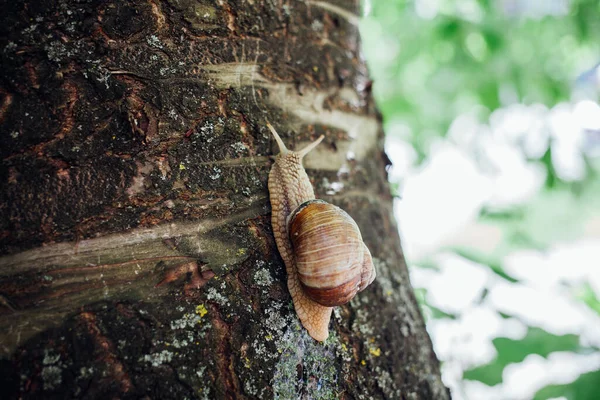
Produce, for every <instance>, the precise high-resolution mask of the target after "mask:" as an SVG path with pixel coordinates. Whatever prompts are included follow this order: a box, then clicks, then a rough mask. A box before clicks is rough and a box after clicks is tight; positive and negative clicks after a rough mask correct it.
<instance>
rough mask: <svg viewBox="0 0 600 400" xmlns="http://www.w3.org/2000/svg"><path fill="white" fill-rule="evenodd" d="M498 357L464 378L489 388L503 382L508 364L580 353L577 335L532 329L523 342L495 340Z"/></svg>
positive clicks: (469, 372)
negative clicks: (533, 357)
mask: <svg viewBox="0 0 600 400" xmlns="http://www.w3.org/2000/svg"><path fill="white" fill-rule="evenodd" d="M492 343H493V345H494V347H495V348H496V351H497V352H498V355H497V357H496V359H495V360H494V361H493V362H491V363H489V364H486V365H483V366H481V367H476V368H473V369H470V370H468V371H465V373H464V375H463V378H464V379H469V380H476V381H480V382H483V383H485V384H486V385H489V386H494V385H497V384H499V383H501V382H502V371H504V367H506V366H507V365H508V364H512V363H518V362H521V361H523V360H524V359H525V357H527V356H528V355H529V354H539V355H540V356H542V357H547V356H548V354H550V353H552V352H554V351H578V350H581V349H582V347H581V346H580V345H579V337H578V336H577V335H564V336H556V335H552V334H550V333H548V332H546V331H545V330H543V329H540V328H535V327H530V328H529V329H528V330H527V335H526V336H525V338H523V339H522V340H513V339H508V338H495V339H493V340H492Z"/></svg>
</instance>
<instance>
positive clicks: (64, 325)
mask: <svg viewBox="0 0 600 400" xmlns="http://www.w3.org/2000/svg"><path fill="white" fill-rule="evenodd" d="M357 9H358V4H357V3H356V2H346V1H342V0H339V1H332V2H330V3H327V2H321V1H312V2H309V1H305V2H303V1H285V0H284V1H269V0H254V1H251V0H247V1H241V0H240V1H235V0H229V1H226V0H221V1H204V0H201V1H191V0H167V1H161V0H147V1H137V0H136V1H116V0H115V1H110V0H107V1H94V0H79V1H53V0H46V1H33V0H31V1H8V0H2V1H1V2H0V15H2V20H3V23H2V24H1V25H0V31H1V34H0V57H1V60H2V66H1V68H2V74H0V80H1V87H0V133H1V135H0V141H1V142H0V156H1V157H2V168H1V170H0V185H1V198H0V249H1V252H0V254H1V256H0V318H1V324H0V359H1V360H0V390H1V391H2V393H1V394H0V397H1V398H3V399H6V398H7V399H11V398H56V399H65V398H87V399H96V398H97V399H107V398H124V399H126V398H153V399H184V398H207V399H212V398H217V399H226V398H260V399H264V398H280V399H281V398H286V399H287V398H342V399H361V398H402V399H432V398H434V399H445V398H448V397H449V396H448V393H447V391H446V389H445V388H444V386H443V385H442V383H441V381H440V377H439V370H438V362H437V360H436V358H435V355H434V353H433V351H432V349H431V343H430V341H429V338H428V336H427V333H426V331H425V328H424V324H423V320H422V317H421V315H420V313H419V310H418V307H417V304H416V301H415V298H414V296H413V293H412V290H411V287H410V284H409V281H408V276H407V271H406V266H405V264H404V261H403V257H402V253H401V251H400V243H399V239H398V236H397V233H396V226H395V224H394V222H393V216H392V199H391V197H390V193H389V190H388V185H387V182H386V174H385V167H386V164H387V159H386V157H385V155H384V154H383V151H382V140H381V139H382V132H381V129H380V122H379V120H378V117H377V113H376V110H375V108H374V105H373V104H372V99H371V94H370V92H369V87H370V85H369V81H368V78H367V72H366V70H365V65H364V62H363V60H362V59H361V58H360V49H359V42H358V32H357V26H356V24H357V17H356V14H357ZM267 120H269V121H270V122H271V123H272V124H273V125H275V126H276V127H277V128H278V130H279V131H280V133H282V134H283V136H284V140H285V141H286V143H287V144H288V146H289V147H291V148H294V147H296V146H298V145H300V142H304V141H308V140H309V139H311V138H313V139H314V138H315V137H316V135H319V134H325V135H326V139H325V144H322V145H321V146H320V147H319V149H318V150H317V151H315V152H314V154H311V155H309V156H308V157H307V159H306V162H305V165H306V167H307V170H308V174H309V176H310V177H311V178H313V179H314V185H315V190H316V193H317V197H321V198H324V199H326V200H328V201H330V202H332V203H334V204H337V205H339V206H341V207H342V208H344V209H345V210H347V211H348V212H349V213H350V214H351V215H352V216H353V217H354V218H355V219H356V221H357V222H358V224H359V226H360V227H361V229H362V232H363V236H364V239H365V242H366V243H367V245H368V246H369V248H370V249H371V252H372V254H373V256H374V259H375V263H376V267H377V274H378V277H377V280H376V281H375V283H374V284H373V285H371V286H370V287H369V288H368V289H367V290H366V291H365V292H363V293H361V294H360V295H359V296H358V297H357V298H356V299H355V300H353V301H352V302H351V303H350V304H349V305H347V306H344V307H339V308H336V311H335V313H334V318H333V321H332V324H331V333H332V334H331V336H330V338H329V339H328V340H327V341H326V342H325V343H324V344H319V343H317V342H315V341H314V340H313V339H312V338H310V337H309V336H308V335H307V334H306V332H305V331H304V330H303V329H301V327H300V325H299V323H298V320H297V318H296V316H295V314H294V313H293V309H292V307H291V301H290V296H289V293H288V292H287V289H286V284H285V282H286V277H285V272H284V269H283V264H282V261H281V259H280V258H279V255H278V254H277V250H276V247H275V243H274V240H273V234H272V231H271V226H270V223H269V219H270V218H269V214H270V210H269V205H268V204H269V203H268V197H267V175H268V171H269V167H270V164H271V161H270V159H269V155H271V154H272V153H273V150H274V146H273V143H272V140H271V139H270V137H269V133H268V131H267V128H266V126H265V123H266V121H267Z"/></svg>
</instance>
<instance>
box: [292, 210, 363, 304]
mask: <svg viewBox="0 0 600 400" xmlns="http://www.w3.org/2000/svg"><path fill="white" fill-rule="evenodd" d="M287 225H288V233H289V236H290V241H291V243H292V247H293V248H294V254H295V256H296V267H297V273H298V278H299V280H300V283H301V285H302V287H303V289H304V292H305V293H306V295H307V296H308V297H309V298H310V299H312V300H314V301H316V302H317V303H319V304H321V305H324V306H329V307H332V306H338V305H342V304H345V303H347V302H349V301H350V300H351V299H352V298H353V297H354V295H356V293H357V292H359V291H361V290H363V289H364V288H365V287H367V286H368V285H369V284H370V283H371V282H372V281H373V279H375V269H374V268H373V261H372V259H371V254H370V252H369V250H368V249H367V247H366V246H365V245H364V243H363V241H362V237H361V234H360V230H359V229H358V226H357V225H356V223H355V222H354V220H353V219H352V218H351V217H350V216H349V215H348V214H347V213H346V212H345V211H344V210H342V209H341V208H339V207H336V206H334V205H333V204H329V203H327V202H325V201H322V200H309V201H307V202H305V203H303V204H301V205H300V206H299V207H298V208H297V209H296V210H294V211H293V212H292V213H291V214H290V216H289V218H288V221H287Z"/></svg>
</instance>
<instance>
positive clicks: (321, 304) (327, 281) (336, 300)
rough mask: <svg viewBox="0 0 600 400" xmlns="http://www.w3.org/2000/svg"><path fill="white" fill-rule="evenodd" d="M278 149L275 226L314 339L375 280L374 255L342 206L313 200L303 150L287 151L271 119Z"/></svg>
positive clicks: (272, 191)
mask: <svg viewBox="0 0 600 400" xmlns="http://www.w3.org/2000/svg"><path fill="white" fill-rule="evenodd" d="M267 126H268V127H269V129H270V131H271V133H272V134H273V136H274V137H275V140H276V141H277V144H278V145H279V150H280V153H279V155H278V156H277V157H276V159H275V163H274V164H273V166H272V168H271V172H270V173H269V195H270V199H271V209H272V216H271V225H272V226H273V235H274V236H275V241H276V243H277V249H278V250H279V253H280V255H281V258H282V259H283V261H284V263H285V266H286V271H287V276H288V289H289V291H290V294H291V296H292V301H293V303H294V308H295V310H296V314H297V315H298V317H299V319H300V322H301V323H302V325H303V326H304V327H305V328H306V329H307V331H308V333H309V334H310V335H311V336H312V337H313V338H314V339H316V340H318V341H323V340H325V339H327V337H328V336H329V330H328V327H329V320H330V318H331V312H332V310H333V308H332V307H333V306H337V305H342V304H345V303H347V302H349V301H350V300H351V299H352V298H353V297H354V296H355V295H356V293H357V292H359V291H361V290H363V289H365V288H366V287H367V286H368V285H369V284H370V283H371V282H372V281H373V279H375V269H374V267H373V262H372V258H371V254H370V252H369V249H368V248H367V246H366V245H365V244H364V243H363V241H362V237H361V234H360V230H359V229H358V226H357V225H356V222H354V220H353V219H352V218H351V217H350V216H349V215H348V214H347V213H346V212H345V211H343V210H342V209H340V208H339V207H336V206H334V205H333V204H329V203H327V202H325V201H323V200H317V199H315V195H314V191H313V188H312V185H311V184H310V180H309V179H308V176H307V175H306V171H305V170H304V168H303V167H302V159H303V157H304V156H305V155H306V154H307V153H308V152H310V151H311V150H312V149H314V148H315V147H316V146H317V145H318V144H319V143H320V142H321V140H323V136H321V137H320V138H319V139H317V140H316V141H314V142H313V143H311V144H309V145H308V146H307V147H305V148H304V149H302V150H300V151H290V150H288V149H287V148H286V147H285V145H284V144H283V141H282V140H281V138H280V137H279V135H278V134H277V132H276V131H275V129H274V128H273V127H272V126H271V125H270V124H267Z"/></svg>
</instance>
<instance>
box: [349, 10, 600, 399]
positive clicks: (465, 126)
mask: <svg viewBox="0 0 600 400" xmlns="http://www.w3.org/2000/svg"><path fill="white" fill-rule="evenodd" d="M363 5H364V13H365V16H366V17H365V18H364V19H363V20H362V22H361V32H362V38H363V42H364V52H365V56H366V58H367V61H368V64H369V69H370V72H371V75H372V76H373V78H374V81H375V82H374V93H375V97H376V99H377V101H378V104H379V108H380V110H381V111H382V114H383V117H384V122H385V130H386V135H387V136H386V151H387V153H388V156H389V157H390V159H391V160H392V162H393V168H392V169H391V170H390V175H389V176H390V182H391V184H392V187H393V190H394V192H395V194H396V196H397V200H396V204H395V206H396V217H397V220H398V221H399V225H400V231H401V232H400V233H401V236H402V240H403V247H404V250H405V253H406V257H407V261H408V264H409V269H410V274H411V280H412V285H413V286H414V287H415V289H416V291H417V296H418V298H419V301H420V302H421V305H422V309H423V313H424V315H425V318H426V322H427V328H428V331H429V333H430V335H431V338H432V341H433V345H434V348H435V351H436V353H437V355H438V357H439V359H440V360H441V362H442V377H443V379H444V382H445V384H446V385H447V386H448V387H449V388H450V389H451V390H452V394H453V398H454V399H455V400H461V399H469V400H479V399H486V400H494V399H502V400H505V399H506V400H520V399H536V400H537V399H540V400H541V399H569V400H572V399H576V400H597V399H600V301H599V299H600V179H598V173H599V172H600V106H599V105H598V99H599V96H598V94H599V89H600V67H599V63H600V2H599V1H597V0H579V1H576V0H572V1H568V0H460V1H458V0H457V1H454V0H452V1H451V0H411V1H405V0H364V1H363Z"/></svg>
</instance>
